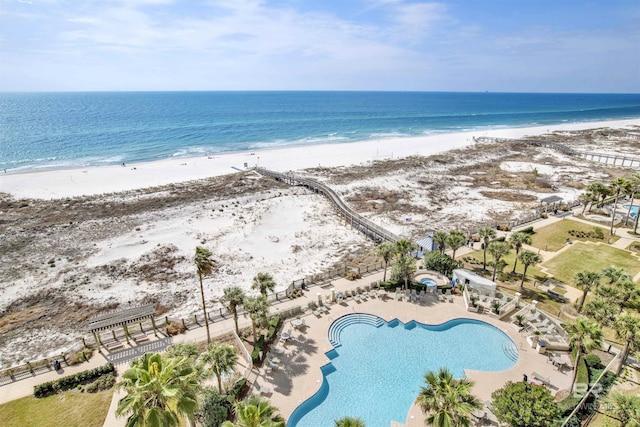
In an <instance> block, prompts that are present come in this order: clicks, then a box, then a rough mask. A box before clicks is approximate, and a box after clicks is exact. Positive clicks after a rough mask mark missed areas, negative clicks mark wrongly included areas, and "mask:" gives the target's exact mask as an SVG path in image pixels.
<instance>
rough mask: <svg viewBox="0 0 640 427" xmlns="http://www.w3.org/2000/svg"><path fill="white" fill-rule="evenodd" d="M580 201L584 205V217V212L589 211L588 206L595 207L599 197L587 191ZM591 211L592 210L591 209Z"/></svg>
mask: <svg viewBox="0 0 640 427" xmlns="http://www.w3.org/2000/svg"><path fill="white" fill-rule="evenodd" d="M580 200H582V202H583V203H584V205H583V206H582V215H584V212H585V211H586V210H587V206H590V205H593V202H595V201H597V200H598V197H597V196H596V195H595V194H593V193H592V192H591V191H589V190H587V191H585V192H584V193H582V194H581V195H580ZM589 211H591V208H589Z"/></svg>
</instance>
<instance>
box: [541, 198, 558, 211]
mask: <svg viewBox="0 0 640 427" xmlns="http://www.w3.org/2000/svg"><path fill="white" fill-rule="evenodd" d="M562 200H563V199H562V197H560V196H549V197H545V198H544V199H540V203H542V204H543V205H544V211H545V212H547V211H548V210H549V208H551V210H554V209H556V207H557V205H558V204H560V203H561V202H562Z"/></svg>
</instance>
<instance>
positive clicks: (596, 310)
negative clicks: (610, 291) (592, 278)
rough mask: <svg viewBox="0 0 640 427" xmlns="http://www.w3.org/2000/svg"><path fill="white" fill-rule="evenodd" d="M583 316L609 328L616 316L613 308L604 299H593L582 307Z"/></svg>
mask: <svg viewBox="0 0 640 427" xmlns="http://www.w3.org/2000/svg"><path fill="white" fill-rule="evenodd" d="M583 313H584V315H585V316H587V317H590V318H591V319H593V320H595V321H596V322H598V323H599V324H601V325H605V326H609V325H610V324H611V322H613V319H615V316H616V310H615V306H614V305H612V304H611V303H610V302H609V301H607V300H606V299H604V298H600V297H597V298H594V299H592V300H591V301H589V302H588V303H587V304H585V306H584V311H583Z"/></svg>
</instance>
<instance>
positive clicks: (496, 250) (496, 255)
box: [488, 242, 511, 281]
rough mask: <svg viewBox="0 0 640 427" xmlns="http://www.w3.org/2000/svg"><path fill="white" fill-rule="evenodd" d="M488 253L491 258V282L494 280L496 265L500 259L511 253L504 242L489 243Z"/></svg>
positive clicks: (496, 271)
mask: <svg viewBox="0 0 640 427" xmlns="http://www.w3.org/2000/svg"><path fill="white" fill-rule="evenodd" d="M488 250H489V253H490V254H491V256H492V257H493V261H494V263H493V279H491V280H493V281H495V280H496V275H497V274H498V263H499V262H500V260H501V259H502V257H504V256H506V255H508V254H509V252H511V248H510V247H509V245H508V244H506V243H504V242H491V243H489V249H488Z"/></svg>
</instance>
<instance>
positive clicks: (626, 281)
mask: <svg viewBox="0 0 640 427" xmlns="http://www.w3.org/2000/svg"><path fill="white" fill-rule="evenodd" d="M615 287H616V291H617V292H618V295H619V296H620V311H619V313H622V310H624V307H625V306H626V305H627V303H628V302H629V300H631V299H632V298H635V297H637V296H640V288H638V285H636V284H635V283H633V281H632V280H631V278H630V277H626V278H623V279H620V280H618V281H617V282H616V283H615Z"/></svg>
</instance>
